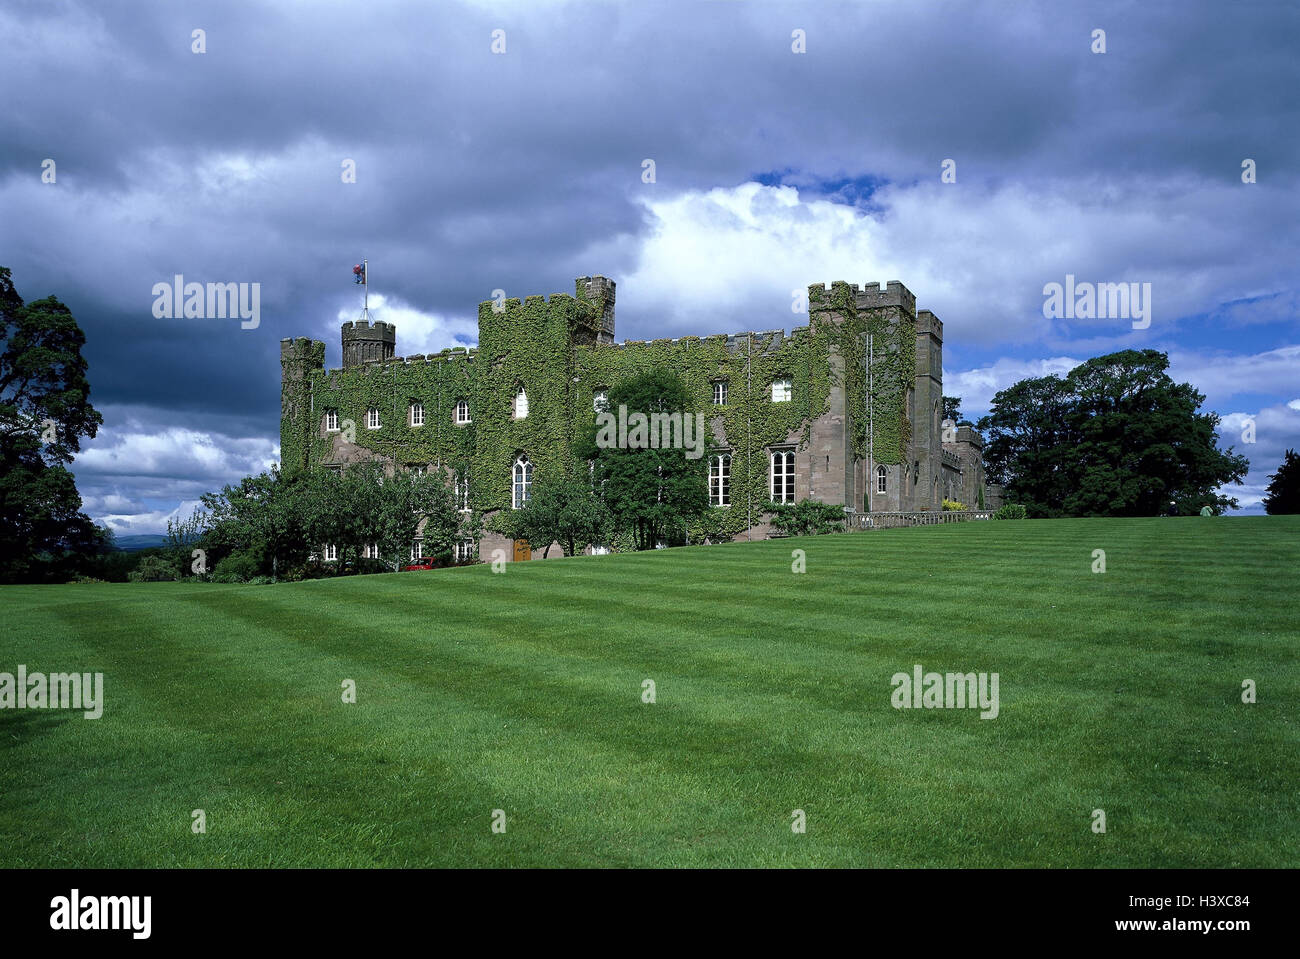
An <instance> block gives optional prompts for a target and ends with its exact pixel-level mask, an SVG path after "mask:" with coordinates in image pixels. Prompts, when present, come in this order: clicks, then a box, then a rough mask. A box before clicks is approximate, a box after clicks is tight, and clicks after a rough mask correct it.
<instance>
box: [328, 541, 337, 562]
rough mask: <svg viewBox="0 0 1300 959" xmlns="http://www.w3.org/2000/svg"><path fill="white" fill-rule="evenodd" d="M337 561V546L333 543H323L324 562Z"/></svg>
mask: <svg viewBox="0 0 1300 959" xmlns="http://www.w3.org/2000/svg"><path fill="white" fill-rule="evenodd" d="M338 561H339V548H338V547H337V546H335V545H334V544H333V543H326V544H325V562H327V563H337V562H338Z"/></svg>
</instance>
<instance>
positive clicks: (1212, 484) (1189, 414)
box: [979, 350, 1249, 516]
mask: <svg viewBox="0 0 1300 959" xmlns="http://www.w3.org/2000/svg"><path fill="white" fill-rule="evenodd" d="M1168 366H1169V359H1168V357H1167V356H1166V355H1165V354H1163V353H1160V352H1158V351H1156V350H1140V351H1139V350H1124V351H1121V352H1118V353H1112V354H1109V355H1107V356H1100V357H1096V358H1095V359H1091V360H1088V361H1087V362H1085V363H1083V364H1081V365H1080V366H1077V367H1075V368H1074V369H1073V370H1071V371H1070V372H1069V373H1068V374H1066V376H1065V377H1064V378H1061V377H1059V376H1056V375H1052V376H1045V377H1039V378H1036V379H1028V380H1022V381H1021V382H1019V383H1016V384H1015V385H1014V386H1011V387H1009V388H1007V389H1005V390H1002V391H1001V392H999V393H998V394H997V396H995V397H994V399H993V405H992V408H991V410H990V413H989V415H988V416H985V417H984V418H983V419H981V420H980V424H979V426H980V429H981V430H984V431H985V432H986V434H987V436H988V442H987V443H986V444H985V447H984V453H985V467H986V470H987V473H988V476H989V479H990V480H992V481H993V482H995V483H1000V484H1001V485H1002V486H1004V487H1006V489H1007V494H1008V498H1010V499H1013V500H1015V501H1017V502H1020V503H1023V504H1024V505H1025V506H1026V507H1027V509H1028V511H1029V515H1030V516H1155V515H1160V514H1163V513H1166V512H1170V511H1173V512H1177V513H1180V514H1183V515H1188V514H1191V513H1195V512H1198V511H1199V510H1200V509H1201V507H1202V506H1204V505H1207V504H1209V505H1210V506H1211V507H1212V508H1218V509H1223V508H1228V507H1235V506H1236V505H1237V501H1236V500H1235V499H1232V498H1230V497H1227V496H1224V495H1221V494H1219V493H1218V492H1217V490H1218V489H1219V488H1220V487H1221V486H1224V485H1225V484H1227V483H1237V484H1240V483H1241V480H1242V477H1244V476H1245V474H1246V470H1247V469H1248V467H1249V463H1248V462H1247V460H1246V458H1245V457H1244V456H1240V455H1238V454H1235V453H1234V452H1233V451H1232V449H1231V447H1230V448H1229V449H1227V450H1226V451H1224V450H1220V449H1219V448H1218V447H1217V445H1216V443H1217V440H1218V436H1217V433H1216V427H1217V426H1218V423H1219V417H1218V415H1217V414H1216V413H1213V412H1206V413H1201V412H1199V409H1200V406H1201V404H1202V403H1203V402H1204V401H1205V397H1204V395H1202V394H1201V393H1199V392H1197V391H1196V389H1195V388H1194V387H1193V386H1192V385H1191V384H1190V383H1175V382H1174V381H1173V380H1172V379H1171V378H1170V377H1169V375H1168V374H1167V373H1166V372H1165V371H1166V370H1167V369H1168Z"/></svg>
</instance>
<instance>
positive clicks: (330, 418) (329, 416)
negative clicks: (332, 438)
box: [325, 410, 339, 433]
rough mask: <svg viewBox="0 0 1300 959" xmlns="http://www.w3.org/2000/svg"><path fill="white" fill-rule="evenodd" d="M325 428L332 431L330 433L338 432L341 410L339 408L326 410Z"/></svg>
mask: <svg viewBox="0 0 1300 959" xmlns="http://www.w3.org/2000/svg"><path fill="white" fill-rule="evenodd" d="M325 429H326V431H327V432H330V433H337V432H338V431H339V411H338V410H326V411H325Z"/></svg>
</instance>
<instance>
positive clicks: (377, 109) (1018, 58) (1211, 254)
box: [0, 0, 1300, 534]
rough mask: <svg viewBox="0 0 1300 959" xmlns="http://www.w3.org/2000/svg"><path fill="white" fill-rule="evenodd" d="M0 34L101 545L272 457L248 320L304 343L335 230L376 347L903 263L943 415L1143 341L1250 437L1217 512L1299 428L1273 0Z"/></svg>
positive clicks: (661, 326)
mask: <svg viewBox="0 0 1300 959" xmlns="http://www.w3.org/2000/svg"><path fill="white" fill-rule="evenodd" d="M1097 29H1102V30H1104V31H1105V48H1106V49H1105V52H1104V53H1094V52H1093V47H1094V46H1095V44H1096V41H1095V40H1094V38H1093V31H1094V30H1097ZM196 30H202V31H203V34H202V42H203V43H202V45H203V46H204V48H205V52H202V53H197V52H194V47H195V46H196V43H197V41H196V40H195V38H194V37H195V35H194V31H196ZM496 30H501V31H504V45H505V52H504V53H494V52H493V49H492V47H493V32H494V31H496ZM796 30H801V31H803V36H804V37H805V38H806V39H805V41H804V42H805V44H806V52H803V53H796V52H795V51H794V50H793V49H792V48H793V47H794V46H795V45H796V41H795V40H794V39H792V37H793V36H794V31H796ZM498 36H500V35H498ZM0 42H2V43H3V49H4V51H5V55H4V57H3V58H0V90H3V91H4V103H3V109H0V265H4V266H8V267H10V268H11V269H12V270H13V276H14V282H15V284H16V285H17V287H18V290H19V292H20V293H21V294H22V295H23V296H24V298H25V299H27V300H34V299H38V298H40V297H43V296H46V295H49V294H54V295H57V296H58V297H59V298H60V299H61V300H63V301H64V302H65V303H67V304H69V306H70V307H71V308H72V310H73V312H74V314H75V315H76V317H77V319H78V320H79V322H80V324H81V326H82V328H83V329H84V330H85V331H86V335H87V339H88V343H87V347H86V355H87V358H88V360H89V363H90V379H91V384H92V401H93V402H94V404H95V405H96V407H97V408H98V409H99V410H100V411H101V412H102V413H103V414H104V418H105V425H104V428H103V429H102V431H101V432H100V434H99V436H98V437H97V438H96V439H95V440H93V441H91V442H90V443H88V444H87V445H86V446H85V448H84V451H83V453H82V454H81V455H80V456H79V457H78V458H77V461H76V464H75V471H76V474H77V481H78V486H79V488H80V489H81V491H82V494H83V496H84V498H85V502H86V510H87V511H88V512H89V513H90V514H91V515H92V516H94V517H95V518H96V519H97V520H100V521H107V522H109V523H110V524H111V525H112V526H113V528H114V529H116V530H117V531H118V532H119V533H120V534H131V533H151V532H157V531H160V530H161V529H162V528H163V527H164V524H165V521H166V518H167V517H168V516H169V515H171V514H173V513H174V512H176V511H178V510H179V511H181V512H188V510H189V508H190V507H191V506H192V505H193V503H194V501H195V500H196V499H197V497H198V495H199V494H200V493H201V492H204V491H207V490H212V489H216V488H219V487H220V486H221V485H222V484H224V483H227V482H232V481H236V480H238V479H239V478H240V477H241V476H244V475H247V474H249V473H252V472H257V471H260V470H262V469H264V468H266V467H268V466H269V465H271V464H272V463H274V462H276V461H277V459H278V437H277V431H278V428H279V422H278V416H279V340H280V338H281V337H287V336H304V335H305V336H312V337H316V338H319V339H323V340H325V342H326V343H327V344H328V349H329V352H328V355H327V364H328V365H330V366H337V365H339V363H340V357H339V344H338V339H339V336H338V328H339V323H340V322H341V321H342V320H347V319H352V318H354V317H355V316H356V315H357V313H358V311H359V306H360V302H359V296H358V289H359V288H358V287H356V286H354V285H353V284H352V282H351V268H352V265H353V264H354V263H356V262H358V261H359V260H360V259H361V258H362V257H363V256H364V257H367V258H368V259H369V260H370V262H371V274H372V279H373V283H374V285H373V290H374V291H375V293H376V294H378V295H379V296H378V297H374V296H372V306H374V305H375V302H376V300H377V301H378V303H379V308H378V309H377V310H376V315H377V316H378V317H379V318H383V319H388V320H391V321H393V322H395V323H396V324H397V331H398V333H397V335H398V352H399V353H420V352H428V351H434V350H437V349H440V348H442V347H443V346H449V345H454V344H458V343H473V342H474V339H475V336H476V325H475V321H474V317H475V315H476V305H477V303H478V302H479V301H480V300H483V299H487V298H489V297H490V296H491V293H492V290H494V289H497V288H501V289H504V290H505V291H506V294H507V295H508V296H522V295H527V294H533V293H541V294H549V293H551V292H555V291H565V292H569V291H571V290H572V283H573V278H574V277H576V276H581V275H586V274H593V273H602V274H604V275H606V276H610V277H612V278H614V279H615V280H617V282H618V285H619V286H618V307H617V324H618V331H617V333H618V338H619V339H624V338H635V339H641V338H651V337H656V336H677V335H682V334H688V333H690V334H699V335H705V334H709V333H724V332H734V331H738V330H744V329H757V330H767V329H776V328H778V327H785V328H786V329H789V328H790V327H791V326H794V325H799V324H802V323H803V322H805V321H806V318H803V317H800V316H798V315H795V314H793V313H792V312H791V290H793V289H796V288H799V287H802V286H805V285H806V284H808V283H810V282H829V281H831V280H848V281H851V282H855V283H865V282H872V281H879V282H882V283H883V282H884V281H886V280H890V279H900V280H902V281H903V282H904V283H905V284H906V285H907V286H908V287H909V288H910V289H911V290H912V291H913V292H914V293H916V295H917V299H918V304H919V305H920V306H922V307H926V308H929V309H932V310H934V312H935V313H937V314H938V316H939V317H940V319H942V320H943V322H944V327H945V344H944V367H945V369H944V376H945V392H946V393H948V394H950V395H960V396H961V397H962V398H963V401H964V402H963V412H964V413H965V414H966V415H967V416H970V417H972V418H975V417H978V416H979V415H981V414H982V413H984V412H986V411H987V407H988V403H989V400H990V399H991V397H992V396H993V394H994V393H995V392H996V391H997V390H998V389H1000V388H1002V387H1005V386H1007V385H1009V384H1011V383H1013V382H1015V381H1016V380H1018V379H1021V378H1023V377H1025V376H1028V375H1041V374H1043V373H1046V372H1054V371H1065V370H1067V369H1069V368H1070V367H1071V366H1073V365H1074V364H1075V363H1077V362H1079V361H1081V360H1084V359H1086V358H1088V357H1090V356H1095V355H1098V354H1099V353H1102V352H1109V351H1112V350H1115V349H1122V348H1125V347H1130V346H1131V347H1139V348H1145V347H1154V348H1157V349H1160V350H1164V351H1167V352H1168V353H1169V355H1170V359H1171V363H1172V373H1173V375H1174V376H1175V377H1176V378H1178V379H1179V380H1190V381H1191V382H1192V383H1194V384H1195V385H1196V386H1197V387H1198V388H1199V389H1200V390H1201V391H1202V392H1203V393H1205V394H1206V396H1207V402H1206V406H1207V407H1208V408H1210V409H1213V410H1215V411H1217V412H1219V413H1220V414H1221V415H1222V416H1223V417H1224V424H1223V426H1222V428H1221V445H1224V446H1227V445H1234V446H1236V448H1237V449H1238V450H1239V451H1241V452H1244V453H1245V454H1246V455H1248V456H1249V458H1250V461H1251V472H1250V474H1249V476H1248V478H1247V483H1246V485H1245V486H1242V487H1234V488H1232V489H1231V490H1230V492H1231V493H1232V494H1233V495H1236V496H1238V497H1239V499H1240V500H1241V503H1242V505H1243V507H1245V508H1246V509H1247V510H1248V511H1253V512H1258V511H1259V505H1258V504H1259V498H1260V496H1261V494H1262V490H1263V486H1264V485H1265V484H1266V483H1267V474H1268V473H1270V472H1272V471H1273V470H1274V469H1276V467H1277V464H1278V463H1279V462H1280V460H1281V457H1282V452H1283V450H1284V449H1285V448H1286V447H1288V446H1290V447H1300V269H1298V265H1300V230H1297V227H1296V224H1297V222H1300V178H1298V177H1297V170H1300V57H1297V56H1296V51H1297V50H1298V49H1300V7H1298V6H1297V5H1296V4H1294V3H1289V2H1284V0H1279V2H1277V3H1270V2H1252V3H1239V4H1232V5H1224V4H1222V3H1194V2H1181V0H1180V2H1173V0H1168V2H1152V3H1141V4H1134V3H1115V4H1105V3H1101V4H1075V3H1071V4H1061V3H1048V2H1010V0H1007V2H1002V3H989V4H983V3H958V2H951V3H949V2H927V0H903V2H898V3H891V2H864V3H766V2H758V0H735V2H726V0H715V2H709V0H684V2H680V3H676V2H666V0H654V2H640V3H627V4H617V3H598V2H541V0H532V2H528V3H518V2H516V3H509V4H506V3H487V2H450V0H439V2H419V3H416V2H411V3H386V2H380V0H367V2H365V3H357V2H355V0H353V2H347V3H331V2H314V3H300V2H288V0H282V2H241V0H220V2H186V3H174V2H156V3H155V2H115V0H82V2H71V0H67V2H60V0H30V2H29V0H6V2H5V3H4V5H3V6H0ZM499 45H500V44H499V43H498V46H499ZM646 159H652V160H653V161H654V163H655V182H653V183H646V182H644V181H643V177H642V172H643V161H644V160H646ZM1246 159H1251V160H1253V161H1254V162H1255V169H1256V177H1257V182H1255V183H1251V184H1246V183H1243V182H1242V163H1243V161H1244V160H1246ZM46 160H53V161H54V173H55V182H53V183H49V182H43V178H42V172H43V170H45V169H48V168H49V165H48V164H46V163H45V161H46ZM946 160H951V161H953V164H955V181H956V182H951V183H945V182H942V178H941V174H942V172H943V166H944V161H946ZM346 161H353V163H354V164H355V170H356V177H355V179H356V182H355V183H347V182H344V177H343V175H342V171H343V168H344V165H345V163H346ZM46 179H48V176H47V177H46ZM178 273H179V274H183V275H184V276H185V277H186V279H187V281H200V282H207V281H221V282H257V283H260V284H261V322H260V325H259V326H258V327H257V328H256V329H242V328H241V324H240V322H239V320H238V319H170V318H155V316H154V314H153V303H154V296H153V293H152V289H153V286H154V284H155V283H159V282H163V281H170V280H171V278H172V277H173V276H174V275H175V274H178ZM1067 274H1072V275H1074V276H1075V277H1076V278H1077V279H1078V280H1079V281H1090V282H1138V283H1150V284H1151V322H1150V325H1149V327H1148V328H1146V329H1142V330H1135V329H1133V323H1132V321H1131V320H1129V319H1126V318H1105V319H1047V318H1045V317H1044V309H1043V301H1044V297H1043V287H1044V285H1045V284H1047V283H1051V282H1064V279H1065V276H1066V275H1067ZM1247 418H1253V419H1254V423H1255V431H1256V436H1255V442H1254V443H1253V444H1245V443H1243V442H1242V440H1241V432H1242V430H1243V428H1244V424H1245V422H1246V420H1247Z"/></svg>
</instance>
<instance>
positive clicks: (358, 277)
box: [352, 263, 366, 284]
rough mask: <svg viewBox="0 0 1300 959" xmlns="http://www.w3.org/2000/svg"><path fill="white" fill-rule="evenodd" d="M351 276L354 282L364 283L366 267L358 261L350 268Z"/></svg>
mask: <svg viewBox="0 0 1300 959" xmlns="http://www.w3.org/2000/svg"><path fill="white" fill-rule="evenodd" d="M352 277H353V281H354V282H356V283H363V284H364V283H365V282H366V268H365V266H363V265H362V264H360V263H358V264H357V265H356V266H354V267H353V268H352Z"/></svg>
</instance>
